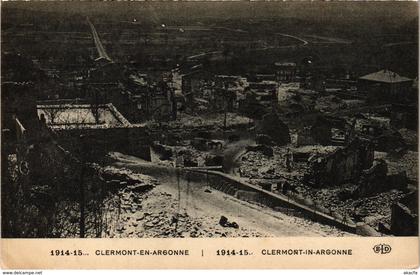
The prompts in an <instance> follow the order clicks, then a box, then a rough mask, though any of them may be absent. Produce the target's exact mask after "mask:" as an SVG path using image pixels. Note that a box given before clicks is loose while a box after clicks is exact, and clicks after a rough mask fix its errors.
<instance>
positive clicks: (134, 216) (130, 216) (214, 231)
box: [103, 189, 264, 238]
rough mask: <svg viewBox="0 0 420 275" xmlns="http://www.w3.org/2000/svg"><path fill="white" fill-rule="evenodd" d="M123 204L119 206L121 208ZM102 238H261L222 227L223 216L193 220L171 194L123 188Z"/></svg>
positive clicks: (109, 216) (236, 226) (112, 204)
mask: <svg viewBox="0 0 420 275" xmlns="http://www.w3.org/2000/svg"><path fill="white" fill-rule="evenodd" d="M118 205H120V206H118ZM109 208H110V209H112V211H110V212H109V213H108V215H107V216H108V218H109V219H111V220H112V221H111V222H108V223H107V224H108V225H109V226H108V228H107V229H106V231H105V233H104V234H105V235H104V236H103V237H109V238H114V237H163V238H174V237H176V238H188V237H208V238H210V237H261V236H264V235H263V234H261V233H258V232H256V231H254V230H252V229H249V230H248V229H245V228H241V227H240V225H238V224H236V225H235V224H234V226H225V225H221V224H220V223H219V222H220V220H219V219H220V217H219V218H218V217H198V218H197V217H192V216H190V215H189V214H188V213H187V212H186V211H185V209H182V208H180V207H179V204H178V202H177V200H176V199H175V198H173V196H172V195H171V194H169V193H166V192H160V191H155V190H151V191H150V192H148V193H145V194H140V193H135V192H130V190H127V189H122V190H121V191H120V192H119V193H118V194H117V195H115V197H114V198H113V200H112V201H111V202H110V205H109Z"/></svg>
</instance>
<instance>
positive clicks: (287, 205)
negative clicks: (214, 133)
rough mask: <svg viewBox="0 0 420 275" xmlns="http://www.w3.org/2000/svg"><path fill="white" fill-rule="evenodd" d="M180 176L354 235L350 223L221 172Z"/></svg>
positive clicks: (191, 171) (188, 172)
mask: <svg viewBox="0 0 420 275" xmlns="http://www.w3.org/2000/svg"><path fill="white" fill-rule="evenodd" d="M182 175H183V177H186V178H187V180H190V181H203V180H206V181H207V183H208V184H209V185H210V186H211V187H212V188H214V189H216V190H219V191H221V192H224V193H226V194H228V195H231V196H234V197H236V198H238V199H240V200H244V201H248V202H252V203H257V204H261V205H265V206H268V207H270V208H273V209H276V210H277V211H281V212H287V214H293V215H296V216H300V217H304V218H307V219H311V220H313V221H316V222H319V223H322V224H327V225H331V226H335V227H337V228H339V229H341V230H344V231H347V232H351V233H356V225H355V224H353V223H351V222H349V223H344V222H343V221H340V220H338V219H336V218H334V217H332V216H329V215H327V214H325V213H322V212H320V211H317V210H316V209H313V208H311V207H309V206H306V205H302V204H299V203H297V202H295V201H293V200H291V199H290V198H288V197H286V196H283V195H280V194H274V193H272V192H270V191H267V190H264V189H262V188H260V187H258V186H254V185H252V184H249V183H247V182H245V181H243V180H241V179H238V178H235V177H233V176H230V175H227V174H225V173H222V172H218V171H198V170H189V169H184V170H183V171H182Z"/></svg>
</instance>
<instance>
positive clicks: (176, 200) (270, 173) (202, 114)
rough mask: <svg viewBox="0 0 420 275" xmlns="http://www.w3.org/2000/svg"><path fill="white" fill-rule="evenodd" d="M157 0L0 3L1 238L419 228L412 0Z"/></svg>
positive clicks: (408, 231)
mask: <svg viewBox="0 0 420 275" xmlns="http://www.w3.org/2000/svg"><path fill="white" fill-rule="evenodd" d="M114 4H115V5H118V3H114ZM158 4H159V3H157V4H153V3H152V4H150V3H138V6H136V9H132V10H127V9H126V8H125V9H122V8H121V7H120V8H121V11H120V12H118V10H119V8H118V7H119V6H115V7H113V6H112V5H113V4H109V5H110V6H109V5H108V4H106V5H105V4H104V5H103V6H101V7H100V8H98V10H96V11H95V12H90V13H89V12H87V9H86V10H85V11H81V10H80V9H76V8H74V7H73V6H71V4H69V3H64V4H62V5H68V6H66V8H65V9H64V8H62V9H61V8H60V9H57V10H55V9H43V8H42V7H41V6H40V5H37V3H27V4H26V5H25V3H6V4H5V5H2V15H3V16H2V22H1V23H2V33H1V37H2V52H1V61H2V62H1V63H2V70H1V112H2V113H1V117H2V136H1V139H2V154H1V157H2V161H1V163H2V168H1V170H2V180H1V184H2V186H1V187H2V188H1V191H2V192H1V193H2V194H1V195H2V208H1V209H2V235H3V236H4V237H59V238H60V237H61V238H65V237H106V238H112V237H268V236H307V235H308V236H347V235H362V236H381V235H390V236H391V235H394V236H414V235H418V210H417V209H418V76H417V75H418V71H417V62H418V60H417V59H418V58H417V51H418V29H417V28H418V26H417V24H418V15H417V14H413V16H412V17H410V18H409V17H407V18H404V19H403V18H402V17H398V16H397V15H396V14H397V13H398V11H399V9H400V10H403V9H409V8H410V4H411V3H401V4H400V5H399V6H398V7H397V8H395V9H394V10H393V12H394V13H396V14H393V15H389V16H393V17H392V18H385V19H383V21H380V20H378V18H376V17H374V15H370V14H364V15H362V17H363V16H364V17H363V19H359V18H358V19H357V20H355V21H351V22H346V21H339V20H341V19H337V18H335V17H334V16H331V18H330V17H328V18H329V19H328V20H330V21H328V20H327V19H325V20H327V21H328V22H320V21H319V20H318V19H315V18H312V17H308V18H306V19H303V17H293V16H292V15H290V14H281V12H280V11H278V13H279V15H277V14H276V13H274V14H272V13H270V12H269V11H267V10H266V9H268V10H269V9H271V8H270V7H271V6H269V5H274V4H267V5H268V7H266V9H262V8H261V9H256V10H257V11H259V12H260V13H261V14H260V15H259V14H253V15H252V16H251V15H249V14H248V13H247V12H249V11H248V10H242V13H240V12H239V11H237V13H235V12H234V11H232V10H231V9H236V8H235V7H234V3H228V4H225V5H228V6H229V7H230V8H229V11H231V12H232V14H236V16H233V15H232V17H225V16H219V15H218V13H216V12H215V14H213V13H211V12H210V11H206V10H207V9H208V7H207V6H206V5H208V4H206V3H202V4H200V5H203V7H201V8H197V7H196V8H197V9H198V10H199V11H200V12H197V14H200V15H202V16H203V14H207V13H206V12H208V13H209V14H208V16H203V17H198V16H192V15H191V13H188V12H187V11H188V10H189V9H191V7H190V6H189V5H190V4H187V3H184V4H179V6H177V7H172V6H171V7H172V8H173V9H174V10H178V11H179V14H178V15H177V16H174V17H168V16H165V10H163V11H162V10H159V9H158V8H157V5H158ZM86 5H89V3H86ZM155 5H156V7H155ZM197 5H198V4H197ZM241 5H252V3H248V4H243V3H242V4H241ZM278 5H280V4H278ZM215 7H216V6H215ZM215 10H217V8H215ZM238 10H241V8H239V9H238ZM286 10H287V9H286ZM194 11H196V10H194ZM263 11H264V12H263ZM166 12H168V11H166ZM238 14H239V15H238ZM396 17H398V20H396V19H395V18H396ZM349 20H350V19H349ZM381 20H382V19H381ZM356 21H357V22H356ZM391 23H392V24H391ZM381 24H383V25H381ZM378 25H379V26H378ZM365 26H369V28H365ZM385 26H386V27H385Z"/></svg>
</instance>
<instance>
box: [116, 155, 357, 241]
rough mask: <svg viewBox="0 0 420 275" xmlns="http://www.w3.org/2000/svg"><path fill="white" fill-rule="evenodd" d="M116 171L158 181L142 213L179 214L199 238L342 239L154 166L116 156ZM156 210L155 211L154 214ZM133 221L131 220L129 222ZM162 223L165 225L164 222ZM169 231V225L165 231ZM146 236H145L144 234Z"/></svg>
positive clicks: (337, 233)
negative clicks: (224, 222)
mask: <svg viewBox="0 0 420 275" xmlns="http://www.w3.org/2000/svg"><path fill="white" fill-rule="evenodd" d="M113 165H114V166H116V167H120V168H126V169H130V170H132V171H134V172H138V173H143V174H148V175H151V176H153V177H155V178H156V179H158V181H159V183H160V185H158V186H157V187H155V188H154V189H153V190H152V191H150V192H149V193H148V196H147V198H145V199H144V200H143V201H142V206H143V209H144V211H151V212H153V213H155V212H159V211H161V210H165V213H167V214H168V217H170V216H171V215H175V216H176V215H177V214H180V213H181V214H183V215H187V216H188V218H189V219H192V220H193V221H198V223H199V225H200V232H202V233H203V236H207V237H211V236H214V232H216V231H218V232H220V233H221V234H220V235H223V234H224V235H225V236H344V235H349V233H346V232H342V231H340V230H339V229H336V228H334V227H330V226H326V225H321V224H318V223H314V222H312V221H308V220H305V219H303V218H297V217H293V216H288V215H286V214H283V213H280V212H276V211H274V210H272V209H270V208H267V207H261V206H258V205H254V204H250V203H247V202H243V201H240V200H238V199H236V198H234V197H232V196H229V195H226V194H224V193H221V192H219V191H216V190H213V189H211V188H209V187H208V186H207V184H206V181H205V179H203V181H200V182H198V181H194V182H192V181H191V182H188V181H187V180H186V179H182V178H181V177H180V179H179V181H178V179H177V175H176V172H175V170H174V169H173V168H172V169H170V168H169V169H167V170H162V169H159V168H158V167H156V165H155V164H152V163H150V162H145V161H142V160H140V159H136V158H134V157H130V156H124V155H121V154H119V155H118V161H117V162H115V163H114V164H113ZM157 210H159V211H157ZM222 215H223V216H225V217H227V218H228V219H229V220H230V221H234V222H236V223H238V224H239V227H240V229H234V228H223V227H221V226H220V225H218V221H219V219H220V217H221V216H222ZM131 220H133V219H131ZM164 222H165V221H164ZM168 228H169V223H168V224H167V226H166V227H165V229H168ZM146 235H147V234H146Z"/></svg>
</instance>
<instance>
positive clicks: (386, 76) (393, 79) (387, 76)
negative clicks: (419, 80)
mask: <svg viewBox="0 0 420 275" xmlns="http://www.w3.org/2000/svg"><path fill="white" fill-rule="evenodd" d="M360 79H362V80H368V81H375V82H383V83H400V82H407V81H411V80H412V79H410V78H408V77H404V76H400V75H399V74H397V73H394V72H392V71H389V70H380V71H378V72H376V73H371V74H367V75H365V76H362V77H360Z"/></svg>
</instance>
